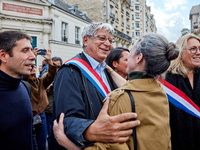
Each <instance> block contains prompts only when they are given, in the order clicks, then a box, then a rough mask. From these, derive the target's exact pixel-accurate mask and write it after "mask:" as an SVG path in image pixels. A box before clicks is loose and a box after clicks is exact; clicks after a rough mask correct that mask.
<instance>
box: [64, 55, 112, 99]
mask: <svg viewBox="0 0 200 150" xmlns="http://www.w3.org/2000/svg"><path fill="white" fill-rule="evenodd" d="M64 64H65V65H67V64H73V65H75V66H77V67H78V68H80V69H81V71H82V73H83V74H84V76H85V77H86V78H88V80H90V82H91V83H92V84H93V85H94V86H95V87H96V88H97V90H98V91H99V92H100V93H101V94H102V95H103V97H104V98H105V97H106V96H107V95H108V93H110V92H109V90H108V88H107V86H106V85H105V83H104V82H103V81H102V79H101V77H100V76H99V75H98V74H97V73H96V71H95V70H94V69H93V68H92V67H90V65H89V64H88V63H86V62H85V61H84V60H82V59H79V58H74V59H70V60H68V61H66V62H65V63H64Z"/></svg>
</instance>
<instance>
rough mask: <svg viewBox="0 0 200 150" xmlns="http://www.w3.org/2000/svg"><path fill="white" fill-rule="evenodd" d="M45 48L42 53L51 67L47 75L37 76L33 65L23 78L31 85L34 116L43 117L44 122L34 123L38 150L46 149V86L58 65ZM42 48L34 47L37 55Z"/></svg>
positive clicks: (52, 77) (50, 81)
mask: <svg viewBox="0 0 200 150" xmlns="http://www.w3.org/2000/svg"><path fill="white" fill-rule="evenodd" d="M44 50H45V55H42V56H43V57H44V58H45V59H46V60H47V62H48V65H49V69H48V73H47V75H46V76H45V77H41V78H36V66H35V65H32V66H31V67H32V69H31V74H30V75H29V76H23V79H24V80H25V81H27V82H28V83H29V84H30V85H31V92H32V93H31V97H32V99H31V104H32V111H33V116H34V115H36V114H37V113H38V114H39V115H40V117H41V119H42V123H40V124H36V125H34V127H35V131H36V141H37V144H38V150H45V149H46V138H47V130H46V129H47V125H46V116H45V113H44V109H45V108H46V107H47V105H48V103H49V102H48V98H47V93H46V88H47V87H48V86H49V85H50V84H51V83H52V82H53V80H54V77H55V74H56V70H57V67H56V66H55V65H53V63H52V60H51V50H46V49H44ZM40 52H41V51H40V49H37V48H34V50H33V53H34V55H35V56H37V55H38V54H40Z"/></svg>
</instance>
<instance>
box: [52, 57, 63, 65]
mask: <svg viewBox="0 0 200 150" xmlns="http://www.w3.org/2000/svg"><path fill="white" fill-rule="evenodd" d="M51 60H52V61H60V64H61V65H62V63H63V61H62V59H61V58H60V57H52V58H51Z"/></svg>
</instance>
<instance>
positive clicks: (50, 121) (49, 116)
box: [45, 113, 53, 147]
mask: <svg viewBox="0 0 200 150" xmlns="http://www.w3.org/2000/svg"><path fill="white" fill-rule="evenodd" d="M45 115H46V122H47V141H48V147H50V137H51V134H52V127H53V119H52V113H45Z"/></svg>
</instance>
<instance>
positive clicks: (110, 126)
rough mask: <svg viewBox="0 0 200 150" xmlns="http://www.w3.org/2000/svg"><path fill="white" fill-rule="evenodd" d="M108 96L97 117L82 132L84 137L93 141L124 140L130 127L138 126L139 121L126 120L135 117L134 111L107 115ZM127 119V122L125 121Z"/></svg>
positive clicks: (131, 131)
mask: <svg viewBox="0 0 200 150" xmlns="http://www.w3.org/2000/svg"><path fill="white" fill-rule="evenodd" d="M108 105H109V98H108V99H107V101H106V102H105V103H104V105H103V108H102V110H101V111H100V113H99V116H98V117H97V119H96V120H95V121H94V122H93V123H92V124H91V125H90V126H89V127H88V128H87V130H86V131H85V132H84V139H86V140H88V141H93V142H105V143H108V142H119V143H122V142H126V141H127V140H128V139H129V137H130V135H131V134H132V133H133V130H132V128H133V127H135V126H138V125H139V124H140V121H138V120H136V121H128V120H131V119H133V118H136V117H137V114H136V113H124V114H120V115H116V116H109V115H108V113H107V111H108ZM125 121H128V122H125Z"/></svg>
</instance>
